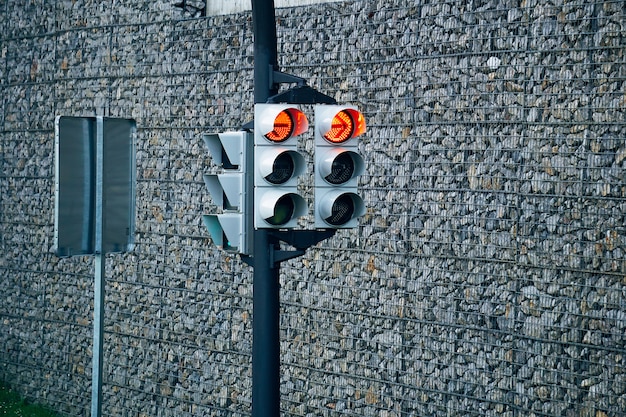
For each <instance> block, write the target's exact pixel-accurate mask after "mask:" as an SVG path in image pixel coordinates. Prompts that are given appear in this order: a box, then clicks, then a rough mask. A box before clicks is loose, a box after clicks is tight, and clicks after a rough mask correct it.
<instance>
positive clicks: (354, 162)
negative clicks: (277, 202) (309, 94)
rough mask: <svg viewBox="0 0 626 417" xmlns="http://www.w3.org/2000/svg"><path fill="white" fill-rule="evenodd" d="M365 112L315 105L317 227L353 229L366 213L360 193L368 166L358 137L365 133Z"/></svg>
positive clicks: (350, 108)
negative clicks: (359, 151)
mask: <svg viewBox="0 0 626 417" xmlns="http://www.w3.org/2000/svg"><path fill="white" fill-rule="evenodd" d="M365 130H366V124H365V117H363V114H362V113H361V112H360V111H358V110H357V109H355V108H352V107H345V106H336V105H332V106H327V105H319V106H315V227H316V228H324V227H330V228H351V227H355V226H356V225H357V219H358V217H360V216H362V215H363V214H365V204H364V203H363V199H362V198H361V197H360V196H359V195H358V193H357V185H358V184H357V183H358V176H359V175H361V174H362V173H363V171H364V168H365V163H364V161H363V157H362V156H361V155H360V154H359V153H358V143H357V141H356V140H355V138H356V137H358V136H360V135H362V134H363V133H365Z"/></svg>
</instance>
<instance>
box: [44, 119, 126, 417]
mask: <svg viewBox="0 0 626 417" xmlns="http://www.w3.org/2000/svg"><path fill="white" fill-rule="evenodd" d="M135 132H136V125H135V121H134V120H132V119H116V118H105V117H101V116H97V117H67V116H58V117H57V118H56V120H55V222H54V243H55V252H56V254H57V255H58V256H60V257H68V256H77V255H93V256H94V316H93V353H92V355H93V358H92V385H91V416H92V417H100V415H101V414H102V369H103V358H104V351H103V346H102V342H103V338H104V296H105V284H106V279H105V267H106V259H105V256H106V254H107V253H119V252H128V251H130V250H132V248H133V246H134V230H135V170H136V169H135Z"/></svg>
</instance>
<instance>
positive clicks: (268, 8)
mask: <svg viewBox="0 0 626 417" xmlns="http://www.w3.org/2000/svg"><path fill="white" fill-rule="evenodd" d="M252 26H253V30H254V102H255V103H266V102H267V99H268V98H269V97H271V96H273V95H276V94H277V93H278V88H277V87H276V86H275V85H270V80H271V73H270V72H271V71H273V70H278V46H277V41H276V12H275V11H274V0H252Z"/></svg>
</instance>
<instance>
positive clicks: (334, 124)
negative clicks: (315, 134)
mask: <svg viewBox="0 0 626 417" xmlns="http://www.w3.org/2000/svg"><path fill="white" fill-rule="evenodd" d="M365 129H366V127H365V117H363V114H362V113H361V112H359V111H358V110H355V109H349V108H348V109H343V110H340V111H339V112H337V113H335V114H334V116H333V117H332V119H331V120H330V123H326V124H325V125H324V130H325V132H321V133H322V136H323V137H324V139H326V140H327V141H329V142H330V143H335V144H339V143H343V142H345V141H347V140H348V139H350V138H353V137H356V136H359V135H361V134H363V133H364V132H365Z"/></svg>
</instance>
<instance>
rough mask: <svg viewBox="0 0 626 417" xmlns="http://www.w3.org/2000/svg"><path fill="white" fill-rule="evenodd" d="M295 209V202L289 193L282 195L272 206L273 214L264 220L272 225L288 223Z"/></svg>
mask: <svg viewBox="0 0 626 417" xmlns="http://www.w3.org/2000/svg"><path fill="white" fill-rule="evenodd" d="M295 211H296V204H295V202H294V201H293V198H291V196H290V195H284V196H282V197H280V198H279V199H278V201H277V202H276V205H275V206H274V215H273V216H272V217H270V218H269V219H266V221H267V222H268V223H269V224H271V225H272V226H282V225H283V224H286V223H288V222H289V221H290V220H291V219H292V217H293V214H294V212H295Z"/></svg>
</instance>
